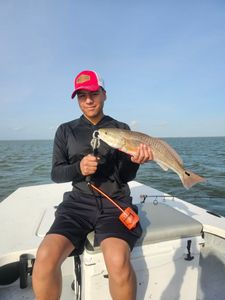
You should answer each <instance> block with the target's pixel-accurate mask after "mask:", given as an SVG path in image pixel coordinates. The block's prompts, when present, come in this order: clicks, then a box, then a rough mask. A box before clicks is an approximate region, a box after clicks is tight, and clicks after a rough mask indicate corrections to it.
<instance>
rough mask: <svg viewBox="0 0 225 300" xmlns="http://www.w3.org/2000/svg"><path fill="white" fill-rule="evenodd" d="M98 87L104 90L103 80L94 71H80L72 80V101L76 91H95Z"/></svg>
mask: <svg viewBox="0 0 225 300" xmlns="http://www.w3.org/2000/svg"><path fill="white" fill-rule="evenodd" d="M100 87H102V88H103V89H105V87H104V81H103V79H102V78H101V77H100V76H99V74H97V73H96V72H95V71H90V70H86V71H82V72H80V73H79V74H78V75H77V76H76V77H75V79H74V88H75V90H74V92H73V94H72V95H71V98H72V99H73V98H74V97H75V96H76V93H77V91H79V90H87V91H92V92H93V91H97V90H98V89H99V88H100Z"/></svg>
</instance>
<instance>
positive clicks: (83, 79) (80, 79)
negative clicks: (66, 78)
mask: <svg viewBox="0 0 225 300" xmlns="http://www.w3.org/2000/svg"><path fill="white" fill-rule="evenodd" d="M90 79H91V77H90V76H89V75H86V74H81V75H80V76H79V77H78V78H77V80H76V83H77V84H80V83H83V82H86V81H89V80H90Z"/></svg>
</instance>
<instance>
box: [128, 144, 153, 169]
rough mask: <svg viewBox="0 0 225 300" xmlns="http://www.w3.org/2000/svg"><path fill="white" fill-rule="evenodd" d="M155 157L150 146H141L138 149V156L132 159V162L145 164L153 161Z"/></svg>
mask: <svg viewBox="0 0 225 300" xmlns="http://www.w3.org/2000/svg"><path fill="white" fill-rule="evenodd" d="M152 159H153V155H152V151H151V148H150V147H149V146H148V145H145V144H140V146H139V147H138V149H137V152H136V154H135V155H134V156H133V157H131V160H132V162H135V163H138V164H143V163H145V162H146V161H149V160H152Z"/></svg>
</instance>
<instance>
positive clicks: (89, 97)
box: [86, 94, 93, 103]
mask: <svg viewBox="0 0 225 300" xmlns="http://www.w3.org/2000/svg"><path fill="white" fill-rule="evenodd" d="M86 102H87V103H90V102H93V99H92V97H91V94H87V97H86Z"/></svg>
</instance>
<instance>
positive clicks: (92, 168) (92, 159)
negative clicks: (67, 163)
mask: <svg viewBox="0 0 225 300" xmlns="http://www.w3.org/2000/svg"><path fill="white" fill-rule="evenodd" d="M98 161H99V158H98V157H96V156H94V155H91V154H88V155H87V156H85V157H83V158H82V160H81V161H80V170H81V173H82V175H84V176H88V175H91V174H94V173H95V172H96V170H97V167H98Z"/></svg>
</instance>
